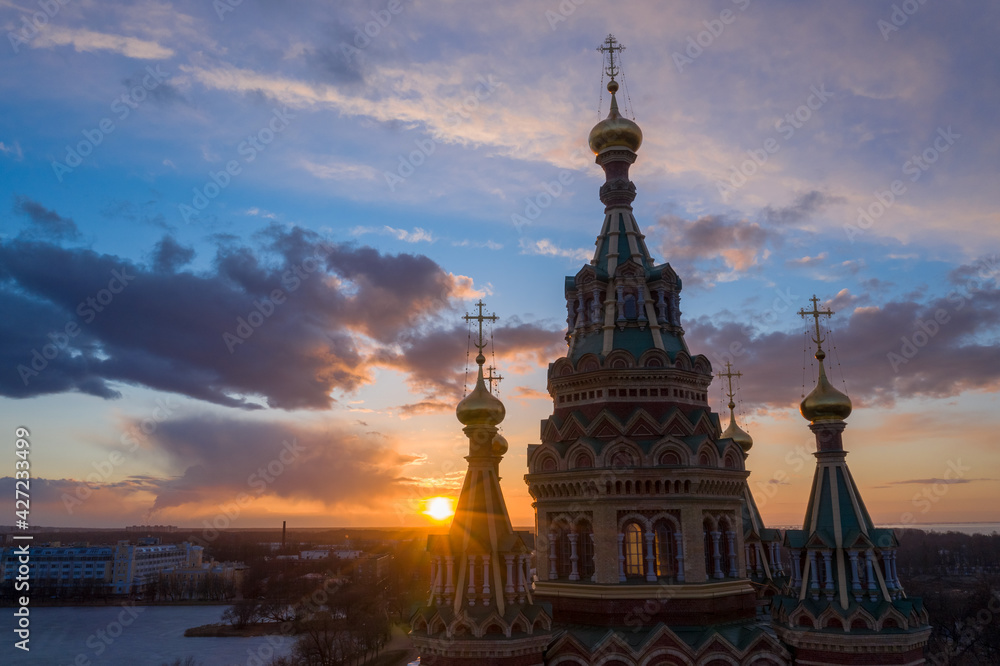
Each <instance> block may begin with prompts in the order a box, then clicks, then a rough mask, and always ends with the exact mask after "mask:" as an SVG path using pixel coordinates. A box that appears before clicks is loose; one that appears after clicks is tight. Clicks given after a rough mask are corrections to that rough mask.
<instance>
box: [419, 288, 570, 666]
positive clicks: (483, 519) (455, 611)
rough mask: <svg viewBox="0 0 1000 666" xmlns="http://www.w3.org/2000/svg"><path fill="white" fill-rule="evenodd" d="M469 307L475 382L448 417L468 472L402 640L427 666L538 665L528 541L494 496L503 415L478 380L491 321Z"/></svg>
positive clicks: (546, 620)
mask: <svg viewBox="0 0 1000 666" xmlns="http://www.w3.org/2000/svg"><path fill="white" fill-rule="evenodd" d="M476 305H477V307H478V308H479V313H478V314H477V315H476V316H468V315H467V316H466V319H468V320H472V321H478V322H479V337H478V341H477V343H476V347H477V348H478V349H479V354H478V355H477V356H476V364H477V365H478V366H479V370H478V377H477V379H476V386H475V388H474V389H472V391H471V392H470V393H469V394H468V395H467V396H466V397H465V398H464V399H463V400H462V401H461V402H460V403H458V407H457V409H456V410H455V411H456V415H457V417H458V420H459V421H460V422H461V423H462V424H463V425H464V426H465V427H464V428H463V429H462V430H463V432H464V433H465V435H466V437H468V438H469V455H468V456H466V458H465V459H466V460H467V461H468V462H469V469H468V471H467V472H466V475H465V482H464V483H463V485H462V491H461V493H460V494H459V497H458V503H457V506H456V509H455V516H454V518H453V519H452V523H451V528H450V529H449V531H448V534H447V535H441V536H437V535H432V536H431V537H429V539H428V544H427V550H428V551H430V553H431V567H432V568H431V589H430V594H429V596H428V599H427V603H426V605H424V606H422V607H421V608H419V609H418V610H417V611H416V612H415V613H414V615H413V616H412V617H411V619H410V625H411V627H412V630H411V631H410V638H411V640H412V641H413V644H414V646H416V648H417V649H418V650H419V651H420V657H421V663H423V664H428V665H430V666H459V665H460V664H469V663H474V662H477V661H478V662H481V663H488V664H497V665H498V666H538V665H541V664H542V663H543V660H542V653H543V652H544V650H545V646H546V645H548V643H549V642H551V640H552V634H551V631H550V629H551V625H552V619H551V614H550V610H549V608H548V606H547V605H545V604H539V603H536V602H535V600H534V598H533V592H532V589H531V575H530V564H531V562H530V555H531V538H530V535H527V534H525V533H522V532H515V531H514V529H513V527H512V526H511V522H510V516H509V515H508V513H507V504H506V503H505V502H504V498H503V492H502V491H501V490H500V477H499V467H500V460H501V459H502V458H503V455H504V454H505V453H506V452H507V446H508V445H507V440H506V439H504V437H503V435H501V434H500V433H499V431H498V430H497V426H498V425H499V424H500V423H501V422H502V421H503V419H504V416H505V415H506V410H505V409H504V406H503V403H502V402H500V400H499V399H497V398H496V397H494V396H493V394H491V393H490V391H489V389H487V388H486V382H485V380H484V377H483V364H484V363H485V362H486V357H485V356H484V355H483V348H484V347H485V346H486V342H485V340H484V338H483V322H484V321H495V320H496V315H484V314H483V306H484V304H483V302H482V301H480V302H479V303H477V304H476Z"/></svg>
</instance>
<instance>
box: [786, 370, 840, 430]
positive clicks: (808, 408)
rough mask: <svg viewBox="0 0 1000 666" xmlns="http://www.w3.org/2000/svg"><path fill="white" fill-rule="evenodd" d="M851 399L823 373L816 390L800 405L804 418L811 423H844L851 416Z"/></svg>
mask: <svg viewBox="0 0 1000 666" xmlns="http://www.w3.org/2000/svg"><path fill="white" fill-rule="evenodd" d="M851 409H852V407H851V399H850V398H849V397H847V396H846V395H845V394H843V393H841V392H840V391H838V390H837V389H835V388H834V387H833V385H832V384H831V383H830V381H829V380H828V379H827V378H826V373H824V372H821V373H820V375H819V381H818V382H816V388H814V389H813V390H812V392H811V393H810V394H809V395H807V396H806V397H805V398H804V399H803V400H802V403H801V404H800V405H799V411H800V412H802V416H803V417H805V418H806V419H808V420H809V421H812V422H816V421H843V420H844V419H846V418H847V417H848V416H850V415H851Z"/></svg>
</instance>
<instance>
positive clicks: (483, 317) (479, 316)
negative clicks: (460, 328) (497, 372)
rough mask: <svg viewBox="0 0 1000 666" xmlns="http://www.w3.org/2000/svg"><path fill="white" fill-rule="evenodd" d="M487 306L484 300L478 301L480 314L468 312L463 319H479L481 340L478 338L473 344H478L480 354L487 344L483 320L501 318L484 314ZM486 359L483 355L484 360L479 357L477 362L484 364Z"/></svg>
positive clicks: (469, 320) (470, 320) (477, 305)
mask: <svg viewBox="0 0 1000 666" xmlns="http://www.w3.org/2000/svg"><path fill="white" fill-rule="evenodd" d="M485 306H486V304H485V303H483V302H482V301H479V302H478V303H476V307H478V308H479V314H477V315H474V316H473V315H470V314H468V313H466V315H465V316H464V317H462V319H464V320H465V321H468V322H472V321H478V322H479V340H478V342H475V343H473V344H475V345H476V349H478V350H479V355H480V356H482V355H483V348H484V347H485V346H486V340H485V339H483V322H484V321H497V320H498V319H500V318H499V317H497V316H496V315H495V314H492V315H484V314H483V308H484V307H485ZM485 361H486V358H485V357H483V360H482V361H480V360H479V359H478V358H477V359H476V362H477V363H479V365H482V364H483V363H484V362H485Z"/></svg>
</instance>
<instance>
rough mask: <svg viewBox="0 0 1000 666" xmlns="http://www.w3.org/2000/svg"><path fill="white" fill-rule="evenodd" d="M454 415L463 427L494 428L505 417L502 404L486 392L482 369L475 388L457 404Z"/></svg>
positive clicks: (505, 411)
mask: <svg viewBox="0 0 1000 666" xmlns="http://www.w3.org/2000/svg"><path fill="white" fill-rule="evenodd" d="M455 415H456V416H457V417H458V420H459V421H460V422H461V423H462V424H463V425H467V426H471V425H489V426H495V425H497V424H499V423H500V422H501V421H503V419H504V417H505V416H506V415H507V410H506V409H505V408H504V406H503V403H502V402H500V401H499V400H498V399H497V398H495V397H494V396H493V394H492V393H490V392H489V390H487V388H486V384H485V383H484V382H483V375H482V368H480V371H479V380H478V381H477V382H476V388H474V389H472V392H471V393H469V395H467V396H465V397H464V398H463V399H462V401H461V402H460V403H458V407H456V408H455Z"/></svg>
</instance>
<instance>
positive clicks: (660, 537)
mask: <svg viewBox="0 0 1000 666" xmlns="http://www.w3.org/2000/svg"><path fill="white" fill-rule="evenodd" d="M653 532H654V534H655V535H656V539H655V541H654V542H653V545H654V547H655V548H654V553H655V556H656V575H657V576H659V577H668V576H675V575H677V555H676V553H675V552H674V551H675V550H676V548H677V542H676V540H675V538H674V528H673V525H671V524H670V523H669V522H668V521H666V520H659V521H657V522H656V524H655V525H654V527H653Z"/></svg>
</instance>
